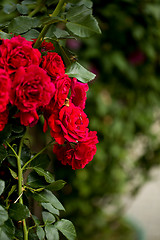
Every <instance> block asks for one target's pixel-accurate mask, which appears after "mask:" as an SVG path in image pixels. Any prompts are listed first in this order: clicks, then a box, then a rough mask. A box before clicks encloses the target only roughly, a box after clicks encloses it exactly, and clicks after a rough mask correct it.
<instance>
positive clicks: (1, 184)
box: [0, 179, 5, 195]
mask: <svg viewBox="0 0 160 240" xmlns="http://www.w3.org/2000/svg"><path fill="white" fill-rule="evenodd" d="M4 188H5V181H3V180H1V179H0V195H1V194H2V193H3V191H4Z"/></svg>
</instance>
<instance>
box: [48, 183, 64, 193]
mask: <svg viewBox="0 0 160 240" xmlns="http://www.w3.org/2000/svg"><path fill="white" fill-rule="evenodd" d="M65 184H66V182H65V181H63V180H57V181H55V182H53V183H51V184H49V185H48V186H47V187H46V189H48V190H51V191H58V190H60V189H62V188H63V187H64V186H65Z"/></svg>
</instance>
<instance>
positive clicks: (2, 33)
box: [0, 32, 13, 39]
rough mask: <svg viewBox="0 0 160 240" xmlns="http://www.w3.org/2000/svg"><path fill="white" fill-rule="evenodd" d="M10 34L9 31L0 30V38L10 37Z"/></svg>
mask: <svg viewBox="0 0 160 240" xmlns="http://www.w3.org/2000/svg"><path fill="white" fill-rule="evenodd" d="M12 36H13V35H12V34H10V33H5V32H0V38H2V39H11V38H12Z"/></svg>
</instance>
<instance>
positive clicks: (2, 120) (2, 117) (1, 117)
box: [0, 109, 9, 131]
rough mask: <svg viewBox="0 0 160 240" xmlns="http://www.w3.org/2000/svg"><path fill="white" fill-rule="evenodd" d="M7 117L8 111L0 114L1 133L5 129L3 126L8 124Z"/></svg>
mask: <svg viewBox="0 0 160 240" xmlns="http://www.w3.org/2000/svg"><path fill="white" fill-rule="evenodd" d="M8 115H9V111H8V109H7V110H5V111H4V112H1V113H0V131H2V130H3V129H4V127H5V125H6V124H7V122H8Z"/></svg>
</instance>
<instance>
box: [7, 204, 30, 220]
mask: <svg viewBox="0 0 160 240" xmlns="http://www.w3.org/2000/svg"><path fill="white" fill-rule="evenodd" d="M9 216H10V218H12V219H14V220H16V221H21V220H23V219H25V218H27V217H29V209H28V207H27V206H25V205H23V204H21V203H14V204H12V205H11V206H10V208H9Z"/></svg>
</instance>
